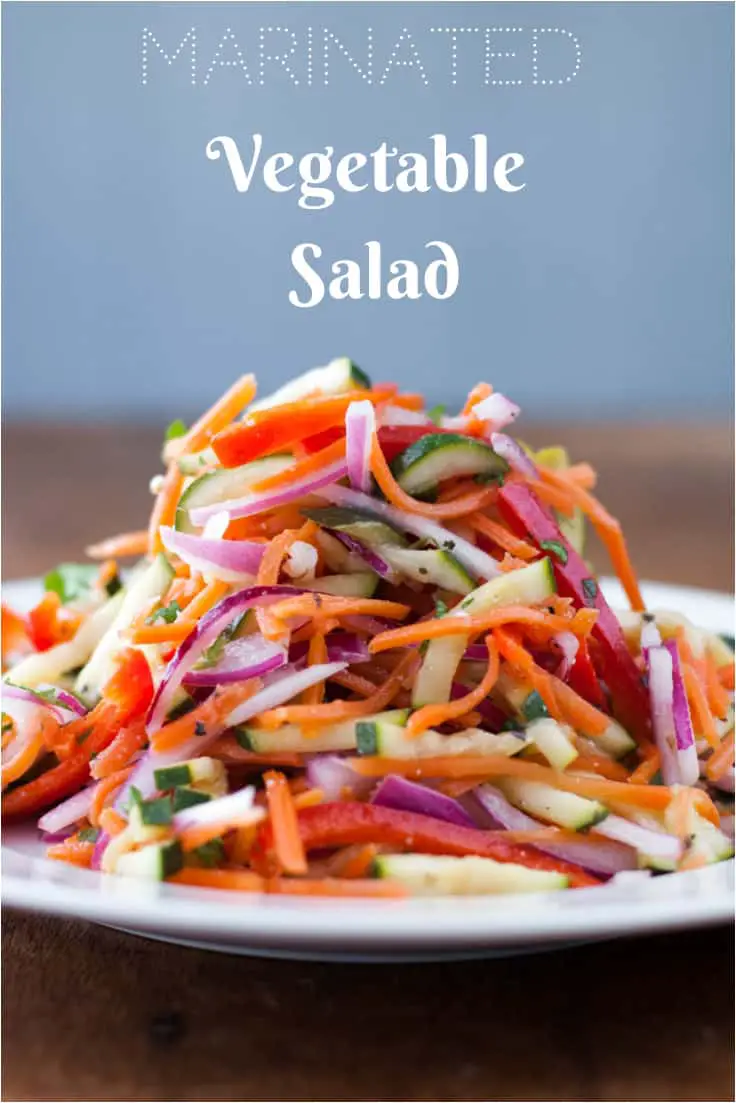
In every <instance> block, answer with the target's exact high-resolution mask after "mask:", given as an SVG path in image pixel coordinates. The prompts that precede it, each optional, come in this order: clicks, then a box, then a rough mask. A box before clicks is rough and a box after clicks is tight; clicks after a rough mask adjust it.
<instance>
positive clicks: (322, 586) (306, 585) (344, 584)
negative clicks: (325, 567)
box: [299, 571, 380, 597]
mask: <svg viewBox="0 0 736 1103" xmlns="http://www.w3.org/2000/svg"><path fill="white" fill-rule="evenodd" d="M379 582H380V579H379V577H378V575H376V574H374V573H373V572H372V571H366V572H361V573H360V574H358V572H357V571H356V572H355V574H330V575H324V577H323V578H313V579H312V580H311V581H309V582H306V581H304V579H300V580H299V585H300V586H301V587H302V588H303V589H305V590H314V591H315V592H316V593H319V594H333V595H334V596H335V597H372V596H373V594H374V593H375V592H376V587H377V586H378V583H379Z"/></svg>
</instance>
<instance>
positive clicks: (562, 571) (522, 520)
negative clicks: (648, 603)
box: [498, 482, 651, 741]
mask: <svg viewBox="0 0 736 1103" xmlns="http://www.w3.org/2000/svg"><path fill="white" fill-rule="evenodd" d="M498 508H499V510H500V512H501V514H502V516H503V517H504V519H505V520H506V521H507V523H508V524H509V525H510V526H511V528H512V529H513V530H514V531H515V532H516V533H517V534H518V535H519V536H522V537H529V538H530V539H531V540H532V541H533V542H534V543H535V544H536V545H537V547H539V548H540V549H541V550H542V551H547V552H548V554H549V558H550V561H551V563H552V566H553V567H554V572H555V578H556V581H557V588H558V590H559V592H560V594H562V596H563V597H570V598H572V599H573V601H574V603H575V605H576V607H577V608H578V609H581V608H583V607H585V606H587V607H588V608H595V609H597V610H598V619H597V621H596V623H595V625H594V627H593V638H594V639H595V641H596V643H597V644H598V647H597V653H596V662H597V669H598V674H599V675H600V677H601V678H602V679H603V681H604V682H605V683H606V685H607V686H608V689H609V691H610V693H611V700H612V704H613V711H614V713H615V714H616V716H618V717H619V719H620V720H621V722H622V723H623V724H624V726H625V727H626V728H627V729H628V730H629V731H630V732H631V734H632V735H634V736H635V737H636V738H637V739H638V740H639V741H645V740H647V739H648V738H649V737H650V729H651V717H650V709H649V697H648V694H647V691H646V689H645V688H644V683H643V681H642V678H641V674H640V673H639V670H638V669H637V666H636V663H635V662H634V660H633V658H632V656H631V654H630V652H629V649H628V647H627V646H626V640H625V639H624V634H623V632H622V630H621V625H620V624H619V622H618V620H617V619H616V616H615V614H614V613H613V610H612V609H611V607H610V605H609V604H608V602H607V601H606V599H605V598H604V597H603V595H602V594H601V591H600V587H599V586H598V583H597V582H596V580H595V578H594V577H593V576H592V575H591V572H590V569H589V568H588V567H587V565H586V564H585V561H584V560H583V558H582V557H581V556H580V555H578V553H577V552H576V551H575V549H574V548H573V547H572V546H571V545H570V544H569V543H568V541H567V540H566V539H565V538H564V536H563V535H562V533H561V532H560V530H559V527H558V525H557V523H556V522H555V520H554V519H553V517H552V515H551V514H550V513H549V512H548V510H546V509H545V508H544V506H543V505H542V504H541V502H540V501H539V499H538V498H537V496H536V494H535V493H534V492H533V491H532V490H530V489H529V487H527V486H524V485H523V484H522V483H518V482H509V483H507V484H506V485H505V486H503V487H502V488H501V489H500V491H499V493H498ZM550 541H551V542H553V543H554V544H559V545H560V546H561V547H562V549H564V551H563V556H564V559H563V558H562V557H561V556H558V555H557V554H555V552H554V551H550V550H549V542H550ZM543 543H544V544H547V545H548V546H547V548H542V547H541V545H542V544H543Z"/></svg>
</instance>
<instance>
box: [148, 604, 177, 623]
mask: <svg viewBox="0 0 736 1103" xmlns="http://www.w3.org/2000/svg"><path fill="white" fill-rule="evenodd" d="M180 612H181V605H180V604H179V602H178V601H170V602H169V604H168V605H162V606H161V608H160V609H156V611H155V612H154V613H151V615H150V616H148V617H146V624H155V623H156V621H157V620H163V621H165V622H166V624H173V623H174V621H175V620H176V618H177V616H178V615H179V613H180Z"/></svg>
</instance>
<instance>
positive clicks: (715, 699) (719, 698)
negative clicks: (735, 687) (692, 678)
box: [704, 654, 731, 720]
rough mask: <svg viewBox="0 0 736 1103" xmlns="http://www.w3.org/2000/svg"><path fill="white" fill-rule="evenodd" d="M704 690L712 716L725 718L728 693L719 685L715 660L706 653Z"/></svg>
mask: <svg viewBox="0 0 736 1103" xmlns="http://www.w3.org/2000/svg"><path fill="white" fill-rule="evenodd" d="M704 673H705V692H706V695H707V699H708V706H709V708H710V711H711V712H712V714H713V715H714V716H717V717H718V718H719V719H720V720H723V719H725V717H726V715H727V713H728V706H729V704H730V703H731V697H730V694H729V693H728V692H727V691H726V689H725V688H724V687H723V685H721V680H720V678H719V677H718V668H717V667H716V664H715V660H714V658H713V656H712V655H709V654H706V657H705V671H704Z"/></svg>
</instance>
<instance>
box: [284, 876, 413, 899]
mask: <svg viewBox="0 0 736 1103" xmlns="http://www.w3.org/2000/svg"><path fill="white" fill-rule="evenodd" d="M266 892H275V893H280V894H281V895H282V896H361V897H365V896H368V897H373V896H375V897H396V898H399V897H403V896H406V889H404V887H403V885H399V884H397V883H396V882H395V881H383V880H372V879H368V880H365V881H364V880H360V879H358V878H346V879H345V880H341V879H340V878H339V877H325V878H323V879H321V880H311V879H307V878H296V877H295V878H287V877H279V878H274V879H273V880H270V881H268V882H267V885H266Z"/></svg>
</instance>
